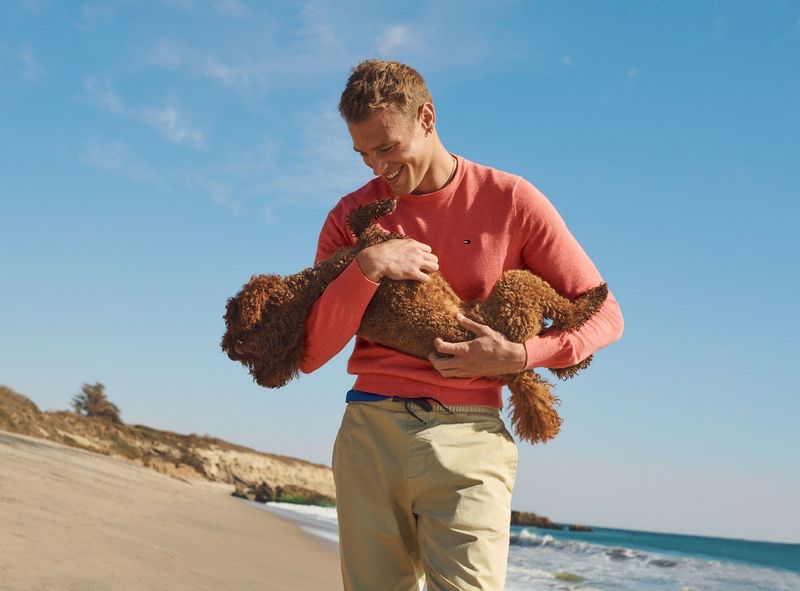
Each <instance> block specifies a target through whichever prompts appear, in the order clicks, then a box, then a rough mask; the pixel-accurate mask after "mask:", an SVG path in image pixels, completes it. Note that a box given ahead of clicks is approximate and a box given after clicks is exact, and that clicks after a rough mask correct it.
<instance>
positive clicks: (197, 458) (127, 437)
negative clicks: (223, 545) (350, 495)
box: [0, 386, 336, 504]
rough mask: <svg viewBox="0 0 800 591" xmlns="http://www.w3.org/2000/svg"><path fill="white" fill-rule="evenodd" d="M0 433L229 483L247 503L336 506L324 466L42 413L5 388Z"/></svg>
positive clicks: (218, 442)
mask: <svg viewBox="0 0 800 591" xmlns="http://www.w3.org/2000/svg"><path fill="white" fill-rule="evenodd" d="M0 430H5V431H10V432H13V433H20V434H22V435H29V436H32V437H39V438H44V439H49V440H51V441H56V442H58V443H63V444H66V445H70V446H72V447H77V448H81V449H85V450H88V451H92V452H96V453H100V454H104V455H108V456H114V457H120V458H125V459H127V460H129V461H131V462H134V463H136V464H140V465H142V466H146V467H148V468H152V469H153V470H156V471H158V472H161V473H162V474H167V475H169V476H173V477H176V478H183V479H205V480H209V481H212V482H222V483H226V484H230V485H232V486H235V487H236V489H237V495H238V496H242V497H246V498H254V499H257V500H260V501H264V500H288V501H296V502H309V503H314V504H334V503H335V498H336V493H335V491H334V486H333V475H332V473H331V469H330V468H329V467H328V466H324V465H321V464H312V463H310V462H306V461H303V460H299V459H296V458H290V457H286V456H280V455H275V454H268V453H262V452H258V451H255V450H252V449H249V448H246V447H242V446H239V445H235V444H232V443H229V442H227V441H224V440H222V439H217V438H214V437H209V436H200V435H194V434H191V435H180V434H178V433H172V432H170V431H160V430H158V429H152V428H150V427H145V426H143V425H126V424H124V423H122V422H121V421H120V422H115V421H109V420H105V419H103V418H98V417H93V416H84V415H82V414H79V413H76V412H69V411H41V410H39V408H38V407H37V406H36V404H35V403H33V402H32V401H31V400H29V399H28V398H26V397H25V396H23V395H22V394H18V393H17V392H14V391H13V390H11V389H9V388H7V387H5V386H0ZM259 491H260V495H259V494H257V493H259Z"/></svg>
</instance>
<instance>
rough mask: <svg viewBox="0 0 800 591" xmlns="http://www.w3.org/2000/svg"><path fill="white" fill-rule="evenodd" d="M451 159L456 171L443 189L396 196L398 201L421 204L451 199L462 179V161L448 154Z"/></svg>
mask: <svg viewBox="0 0 800 591" xmlns="http://www.w3.org/2000/svg"><path fill="white" fill-rule="evenodd" d="M448 153H449V154H450V155H451V156H452V157H453V158H455V159H456V170H455V174H454V175H453V178H452V179H450V182H449V183H447V184H446V185H445V186H444V187H442V188H441V189H439V190H437V191H433V192H432V193H422V194H419V195H416V194H414V193H410V194H408V195H398V199H400V200H402V201H413V202H414V203H418V202H422V201H434V200H439V199H444V198H448V197H451V196H452V195H453V193H455V192H456V188H457V187H458V185H459V184H460V183H461V179H462V178H463V177H464V168H465V166H464V159H463V158H462V157H461V156H458V155H457V154H453V153H452V152H448Z"/></svg>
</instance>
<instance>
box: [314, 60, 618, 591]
mask: <svg viewBox="0 0 800 591" xmlns="http://www.w3.org/2000/svg"><path fill="white" fill-rule="evenodd" d="M339 111H340V113H341V114H342V116H343V118H344V119H345V121H346V123H347V128H348V130H349V132H350V136H351V138H352V140H353V149H354V150H355V151H356V152H357V153H358V154H359V155H360V156H361V158H362V159H363V160H364V163H365V164H366V165H367V166H369V167H370V168H371V169H372V171H373V172H374V173H375V178H374V179H373V180H371V181H370V182H369V183H367V184H366V185H364V186H363V187H361V188H360V189H358V190H356V191H354V192H353V193H351V194H349V195H347V196H345V197H344V198H342V199H341V200H340V202H339V203H338V204H337V206H336V207H334V209H333V210H332V211H331V212H330V214H329V215H328V218H327V220H326V221H325V224H324V226H323V228H322V231H321V233H320V239H319V245H318V249H317V261H319V260H322V259H325V258H328V257H330V256H331V255H332V254H333V252H334V251H335V250H337V249H338V248H340V247H342V246H350V245H352V244H353V243H354V238H353V236H352V235H351V233H350V231H349V230H348V228H347V223H346V217H347V213H348V212H349V211H351V210H352V209H354V208H356V207H358V206H360V205H363V204H364V203H368V202H370V201H373V200H376V199H385V198H387V197H391V196H394V197H397V208H396V209H395V211H394V212H393V213H392V214H391V215H389V216H386V217H384V218H381V220H380V224H381V226H382V227H383V228H385V229H386V230H388V231H391V232H398V233H402V234H405V235H407V236H409V237H410V239H406V240H390V241H387V242H383V243H381V244H378V245H375V246H372V247H370V248H367V249H365V250H363V251H362V252H361V253H360V254H359V255H358V257H357V259H356V260H355V261H354V262H353V263H351V264H350V266H349V267H348V268H347V269H346V270H345V271H344V272H343V273H342V274H341V275H340V276H339V277H338V278H337V279H336V280H335V281H334V282H333V283H331V284H330V285H329V286H328V287H327V288H326V290H325V292H324V293H323V295H322V296H321V297H320V299H319V300H318V301H317V302H316V303H315V305H314V307H313V309H312V311H311V314H310V315H309V317H308V319H307V321H306V331H307V333H306V334H307V336H306V342H305V346H304V355H303V361H302V365H301V369H302V370H303V371H304V372H310V371H313V370H314V369H316V368H318V367H320V366H321V365H322V364H324V363H325V362H326V361H328V360H329V359H330V358H331V357H333V356H334V355H335V354H336V353H338V352H339V351H340V350H341V349H342V348H343V347H344V346H345V345H346V344H347V343H348V342H349V341H350V339H351V338H352V337H353V335H355V333H356V331H357V329H358V326H359V324H360V322H361V317H362V315H363V313H364V311H365V309H366V307H367V305H368V304H369V302H370V299H371V298H372V296H373V295H374V293H375V291H376V290H377V287H378V285H379V283H380V281H381V280H382V279H384V278H387V277H388V278H391V279H406V280H412V281H427V280H428V274H429V273H431V272H433V271H440V272H441V273H442V274H443V275H444V276H445V278H446V279H447V281H448V282H449V283H450V285H451V286H452V287H453V289H454V290H455V291H456V293H457V294H458V295H459V296H460V297H461V299H462V300H465V301H469V300H472V299H475V298H483V297H485V296H486V295H487V294H488V293H489V291H490V290H491V288H492V286H493V285H494V283H495V282H496V281H497V279H498V278H499V277H500V275H501V274H502V272H503V271H505V270H508V269H515V268H522V269H529V270H531V271H533V272H534V273H536V274H537V275H539V276H541V277H543V278H544V279H545V280H546V281H548V282H549V283H550V284H551V285H552V286H553V287H554V288H555V289H556V290H558V291H559V292H560V293H562V294H564V295H566V296H567V297H569V298H576V297H578V296H580V295H582V294H583V293H585V292H586V291H588V290H589V289H590V288H592V287H593V286H595V285H598V284H599V283H601V282H602V281H603V280H602V277H601V276H600V274H599V273H598V271H597V269H596V268H595V266H594V265H593V264H592V262H591V260H590V259H589V258H588V256H587V255H586V254H585V253H584V251H583V249H582V248H581V246H580V245H579V244H578V242H577V241H576V240H575V238H574V237H573V236H572V235H571V234H570V232H569V231H568V229H567V227H566V225H565V224H564V222H563V221H562V219H561V217H560V216H559V215H558V213H557V212H556V210H555V209H554V208H553V206H552V205H551V204H550V202H549V201H548V200H547V199H546V198H545V197H544V196H543V195H542V194H541V193H540V192H539V191H538V190H536V188H535V187H534V186H533V185H531V184H530V183H529V182H527V181H526V180H525V179H523V178H521V177H519V176H516V175H513V174H509V173H506V172H502V171H499V170H496V169H493V168H490V167H487V166H482V165H480V164H476V163H474V162H470V161H469V160H467V159H465V158H462V157H460V156H456V155H454V154H451V153H450V152H448V151H447V149H446V148H445V147H444V145H443V144H442V141H441V139H440V138H439V135H438V133H437V131H436V110H435V108H434V105H433V99H432V97H431V94H430V92H429V90H428V88H427V86H426V84H425V81H424V80H423V79H422V77H421V76H420V75H419V73H418V72H416V71H415V70H414V69H412V68H410V67H408V66H406V65H403V64H399V63H396V62H386V61H376V60H371V61H366V62H362V63H361V64H359V65H358V66H356V67H355V68H354V69H353V72H352V75H351V76H350V78H349V80H348V82H347V85H346V87H345V90H344V92H343V93H342V97H341V100H340V103H339ZM459 322H461V323H462V324H463V326H465V327H466V328H467V329H469V330H470V331H471V332H472V333H473V334H474V335H475V338H474V339H473V340H471V341H467V342H464V343H447V342H444V341H442V340H441V339H436V341H435V347H436V349H437V351H438V352H439V354H438V355H432V356H431V357H430V358H429V359H428V360H424V359H416V358H413V357H410V356H407V355H404V354H402V353H399V352H397V351H395V350H392V349H389V348H387V347H383V346H380V345H377V344H375V343H371V342H369V341H367V340H365V339H362V338H357V339H356V345H355V348H354V350H353V354H352V355H351V357H350V360H349V363H348V372H349V373H351V374H355V375H356V376H357V377H356V380H355V384H354V386H353V389H352V390H350V391H349V392H348V393H347V395H346V400H347V408H346V410H345V414H344V417H343V419H342V424H341V428H340V429H339V433H338V435H337V438H336V442H335V445H334V451H333V472H334V479H335V481H336V495H337V512H338V516H339V538H340V551H341V560H342V576H343V580H344V586H345V589H346V590H347V591H350V590H356V591H376V590H381V591H382V590H390V589H391V590H397V591H411V590H416V589H417V588H418V584H419V581H420V580H421V579H422V578H423V577H424V578H425V581H426V583H427V586H428V589H429V591H440V590H453V591H455V590H459V591H471V590H477V589H481V590H486V589H493V590H500V589H502V588H503V585H504V581H505V571H506V561H507V557H508V543H509V522H510V510H511V491H512V489H513V486H514V479H515V476H516V467H517V449H516V445H515V443H514V441H513V439H512V437H511V435H510V434H509V433H508V431H507V430H506V428H505V425H504V423H503V420H502V418H501V416H500V409H501V408H502V396H501V389H502V385H503V383H502V381H501V380H500V379H499V378H498V376H502V375H504V374H509V373H516V372H519V371H521V370H522V369H524V368H527V369H532V368H536V367H568V366H570V365H574V364H576V363H578V362H579V361H581V360H583V359H585V358H586V357H587V356H589V355H590V354H592V353H593V352H595V351H596V350H597V349H599V348H601V347H603V346H605V345H607V344H609V343H611V342H613V341H615V340H617V339H618V338H620V336H621V334H622V315H621V313H620V310H619V306H618V305H617V302H616V300H615V299H614V296H613V295H611V294H609V297H608V299H607V300H606V302H605V303H604V305H603V307H602V308H601V309H600V311H599V312H598V313H597V314H596V315H595V316H594V317H593V318H592V319H591V320H590V321H589V322H587V323H586V324H585V325H584V326H583V327H582V328H581V329H580V330H578V331H576V332H574V333H568V334H567V333H562V332H560V331H557V330H548V331H545V332H544V333H542V334H541V335H539V336H537V337H535V338H533V339H531V340H530V341H527V342H525V343H512V342H510V341H508V340H507V339H505V337H503V335H502V334H500V333H498V332H496V331H494V330H492V329H490V328H489V327H486V326H483V325H480V324H477V323H475V322H472V321H470V320H469V319H466V318H459Z"/></svg>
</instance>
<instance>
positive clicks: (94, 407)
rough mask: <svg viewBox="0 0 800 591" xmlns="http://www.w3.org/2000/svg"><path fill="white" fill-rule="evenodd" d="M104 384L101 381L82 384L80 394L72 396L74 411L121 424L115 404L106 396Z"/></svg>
mask: <svg viewBox="0 0 800 591" xmlns="http://www.w3.org/2000/svg"><path fill="white" fill-rule="evenodd" d="M105 388H106V387H105V386H104V385H103V384H101V383H99V382H98V383H96V384H93V385H89V384H84V385H83V386H82V387H81V392H80V394H75V396H73V397H72V406H73V407H74V408H75V412H76V413H78V414H79V415H83V416H86V417H97V418H99V419H104V420H106V421H111V422H112V423H119V424H122V419H121V418H120V416H119V408H117V405H116V404H114V403H113V402H111V401H110V400H109V399H108V398H106V394H105Z"/></svg>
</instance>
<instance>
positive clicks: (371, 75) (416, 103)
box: [339, 60, 433, 123]
mask: <svg viewBox="0 0 800 591" xmlns="http://www.w3.org/2000/svg"><path fill="white" fill-rule="evenodd" d="M432 102H433V97H431V92H430V90H428V85H427V84H425V80H424V79H423V78H422V76H421V75H420V73H419V72H417V71H416V70H415V69H414V68H412V67H410V66H406V65H405V64H401V63H399V62H389V61H382V60H366V61H363V62H361V63H359V64H358V65H357V66H356V67H355V68H353V70H352V73H351V74H350V78H348V80H347V86H345V89H344V92H342V97H341V99H340V100H339V113H341V115H342V117H344V119H345V121H347V122H348V123H359V122H361V121H364V120H365V119H367V118H368V117H369V116H370V115H371V114H372V113H374V112H375V111H380V110H381V109H389V108H391V109H395V110H396V111H399V112H400V113H403V114H405V115H408V116H409V118H415V117H416V116H417V112H418V110H419V108H420V107H421V106H422V105H423V104H425V103H432Z"/></svg>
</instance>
